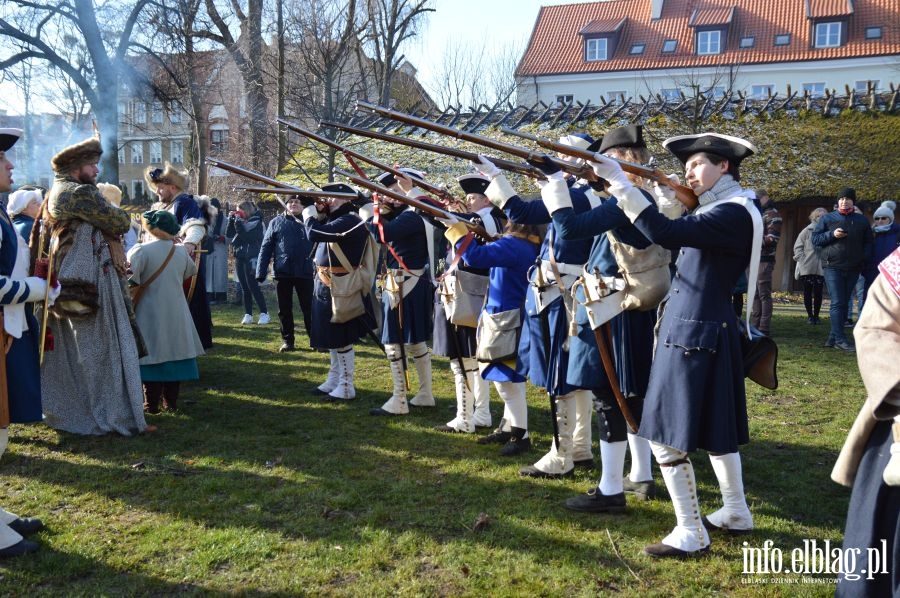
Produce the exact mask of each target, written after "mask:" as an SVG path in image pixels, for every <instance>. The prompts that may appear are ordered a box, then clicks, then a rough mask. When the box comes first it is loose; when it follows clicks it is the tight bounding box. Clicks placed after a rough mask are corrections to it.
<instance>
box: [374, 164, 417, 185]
mask: <svg viewBox="0 0 900 598" xmlns="http://www.w3.org/2000/svg"><path fill="white" fill-rule="evenodd" d="M397 170H399V171H400V172H402V173H403V174H405V175H406V176H408V177H409V178H411V179H413V180H415V179H419V180H420V181H424V180H425V173H424V172H422V171H421V170H416V169H415V168H398V169H397ZM375 181H376V182H377V183H378V184H379V185H383V186H385V187H390V186H391V185H393V184H394V183H396V182H397V177H395V176H394V175H393V173H390V172H383V173H381V174H380V175H378V178H377V179H375Z"/></svg>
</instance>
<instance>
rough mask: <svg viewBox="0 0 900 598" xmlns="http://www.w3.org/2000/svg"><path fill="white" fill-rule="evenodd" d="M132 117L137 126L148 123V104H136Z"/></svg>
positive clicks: (133, 106)
mask: <svg viewBox="0 0 900 598" xmlns="http://www.w3.org/2000/svg"><path fill="white" fill-rule="evenodd" d="M132 117H133V119H134V122H135V123H137V124H144V123H146V122H147V104H145V103H144V102H135V103H134V104H133V105H132Z"/></svg>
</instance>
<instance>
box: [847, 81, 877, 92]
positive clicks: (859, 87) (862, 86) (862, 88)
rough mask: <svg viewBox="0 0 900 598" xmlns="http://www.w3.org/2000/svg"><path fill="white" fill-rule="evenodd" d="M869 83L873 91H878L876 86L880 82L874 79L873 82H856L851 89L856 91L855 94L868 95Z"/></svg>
mask: <svg viewBox="0 0 900 598" xmlns="http://www.w3.org/2000/svg"><path fill="white" fill-rule="evenodd" d="M869 83H871V84H872V89H874V90H875V91H878V84H879V83H880V81H879V80H878V79H875V80H874V81H873V80H871V79H867V80H865V81H857V82H856V83H855V84H854V85H853V89H855V90H856V91H857V93H868V92H869Z"/></svg>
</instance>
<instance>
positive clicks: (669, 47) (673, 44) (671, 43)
mask: <svg viewBox="0 0 900 598" xmlns="http://www.w3.org/2000/svg"><path fill="white" fill-rule="evenodd" d="M677 47H678V40H677V39H667V40H666V41H664V42H663V46H662V53H663V54H673V53H674V52H675V48H677Z"/></svg>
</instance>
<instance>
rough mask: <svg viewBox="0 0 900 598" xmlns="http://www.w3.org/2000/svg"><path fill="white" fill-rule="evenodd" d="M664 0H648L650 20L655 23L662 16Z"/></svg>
mask: <svg viewBox="0 0 900 598" xmlns="http://www.w3.org/2000/svg"><path fill="white" fill-rule="evenodd" d="M664 2H665V0H650V20H651V21H655V20H656V19H658V18H660V17H661V16H662V10H663V3H664Z"/></svg>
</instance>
